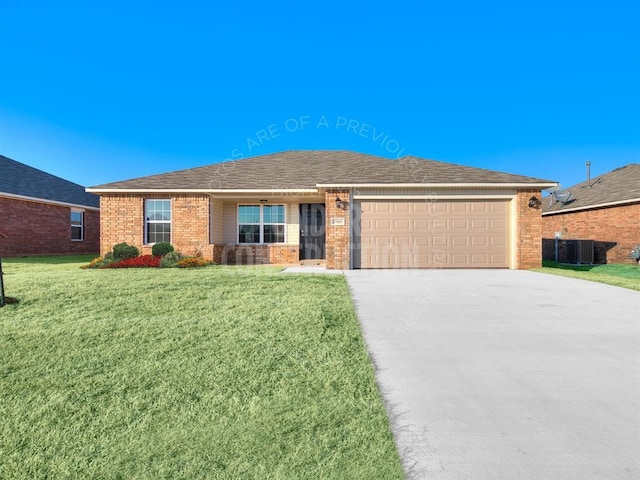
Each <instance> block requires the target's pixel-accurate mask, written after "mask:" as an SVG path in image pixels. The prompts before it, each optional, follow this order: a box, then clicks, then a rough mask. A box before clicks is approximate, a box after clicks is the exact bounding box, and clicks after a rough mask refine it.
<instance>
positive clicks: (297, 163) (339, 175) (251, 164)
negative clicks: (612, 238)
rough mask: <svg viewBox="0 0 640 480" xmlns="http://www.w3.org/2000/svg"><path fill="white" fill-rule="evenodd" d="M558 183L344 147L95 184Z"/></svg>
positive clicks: (176, 186)
mask: <svg viewBox="0 0 640 480" xmlns="http://www.w3.org/2000/svg"><path fill="white" fill-rule="evenodd" d="M406 183H410V184H420V183H424V184H434V183H449V184H450V183H469V184H472V183H505V184H506V183H555V182H551V181H550V180H543V179H539V178H533V177H526V176H522V175H513V174H510V173H503V172H495V171H492V170H484V169H480V168H474V167H467V166H462V165H454V164H451V163H444V162H438V161H434V160H425V159H422V158H418V157H403V158H401V159H398V160H392V159H389V158H384V157H378V156H374V155H365V154H362V153H356V152H350V151H340V150H291V151H286V152H281V153H273V154H269V155H262V156H258V157H251V158H247V159H243V160H237V161H232V162H223V163H215V164H212V165H208V166H204V167H198V168H190V169H187V170H179V171H175V172H169V173H163V174H160V175H151V176H148V177H140V178H134V179H131V180H124V181H120V182H113V183H107V184H104V185H98V186H96V187H91V188H92V189H95V190H97V191H99V190H101V189H166V190H172V189H197V190H200V189H312V188H315V187H316V185H318V184H354V185H358V184H389V185H391V184H406Z"/></svg>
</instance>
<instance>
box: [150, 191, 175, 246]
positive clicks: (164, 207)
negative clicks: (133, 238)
mask: <svg viewBox="0 0 640 480" xmlns="http://www.w3.org/2000/svg"><path fill="white" fill-rule="evenodd" d="M144 219H145V220H144V243H146V244H149V243H158V242H170V241H171V200H145V201H144Z"/></svg>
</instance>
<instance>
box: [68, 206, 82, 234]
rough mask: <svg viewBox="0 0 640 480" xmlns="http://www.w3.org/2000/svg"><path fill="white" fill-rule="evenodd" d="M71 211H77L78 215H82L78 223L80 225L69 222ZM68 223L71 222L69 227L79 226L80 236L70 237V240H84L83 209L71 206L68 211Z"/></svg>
mask: <svg viewBox="0 0 640 480" xmlns="http://www.w3.org/2000/svg"><path fill="white" fill-rule="evenodd" d="M72 213H79V214H80V215H82V221H81V223H80V225H74V224H73V223H71V214H72ZM69 223H70V224H71V229H72V230H73V227H80V238H72V239H71V241H72V242H84V210H81V209H79V208H72V209H71V211H70V212H69Z"/></svg>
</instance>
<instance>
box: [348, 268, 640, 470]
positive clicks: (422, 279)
mask: <svg viewBox="0 0 640 480" xmlns="http://www.w3.org/2000/svg"><path fill="white" fill-rule="evenodd" d="M345 275H346V278H347V280H348V282H349V286H350V289H351V292H352V295H353V298H354V300H355V303H356V307H357V311H358V316H359V318H360V321H361V323H362V327H363V330H364V335H365V340H366V342H367V345H368V348H369V351H370V352H371V354H372V357H373V359H374V362H375V364H376V367H377V372H376V375H377V378H378V382H379V384H380V386H381V389H382V391H383V394H384V396H385V400H386V402H387V408H388V410H389V412H390V416H391V418H392V422H393V425H394V427H393V428H394V434H395V437H396V442H397V444H398V447H399V449H400V452H401V455H402V457H403V462H404V463H405V466H406V468H407V470H408V472H409V478H416V479H423V478H424V479H474V480H483V479H505V480H507V479H508V480H527V479H545V480H556V479H557V480H572V479H576V480H577V479H580V480H582V479H587V478H588V479H611V480H624V479H630V480H631V479H633V480H637V479H639V478H640V292H635V291H631V290H625V289H622V288H617V287H611V286H607V285H602V284H597V283H592V282H586V281H581V280H575V279H569V278H564V277H556V276H551V275H543V274H539V273H534V272H523V271H508V270H464V271H458V270H402V271H391V270H386V271H381V270H375V271H368V270H356V271H347V272H345Z"/></svg>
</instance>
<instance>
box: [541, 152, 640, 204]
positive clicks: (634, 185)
mask: <svg viewBox="0 0 640 480" xmlns="http://www.w3.org/2000/svg"><path fill="white" fill-rule="evenodd" d="M562 191H563V192H570V193H571V199H570V200H569V201H568V202H566V203H565V204H563V203H561V202H558V201H554V199H553V197H551V198H544V199H543V202H542V214H543V215H553V214H554V213H565V212H572V211H577V210H587V209H590V208H598V207H608V206H615V205H622V204H627V203H636V202H637V203H640V164H638V163H630V164H629V165H625V166H624V167H620V168H616V169H615V170H612V171H611V172H608V173H605V174H604V175H600V176H598V177H595V178H593V179H591V181H590V182H588V181H584V182H582V183H578V184H577V185H574V186H572V187H569V188H567V189H563V190H562ZM550 202H553V203H551V205H549V204H550Z"/></svg>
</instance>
